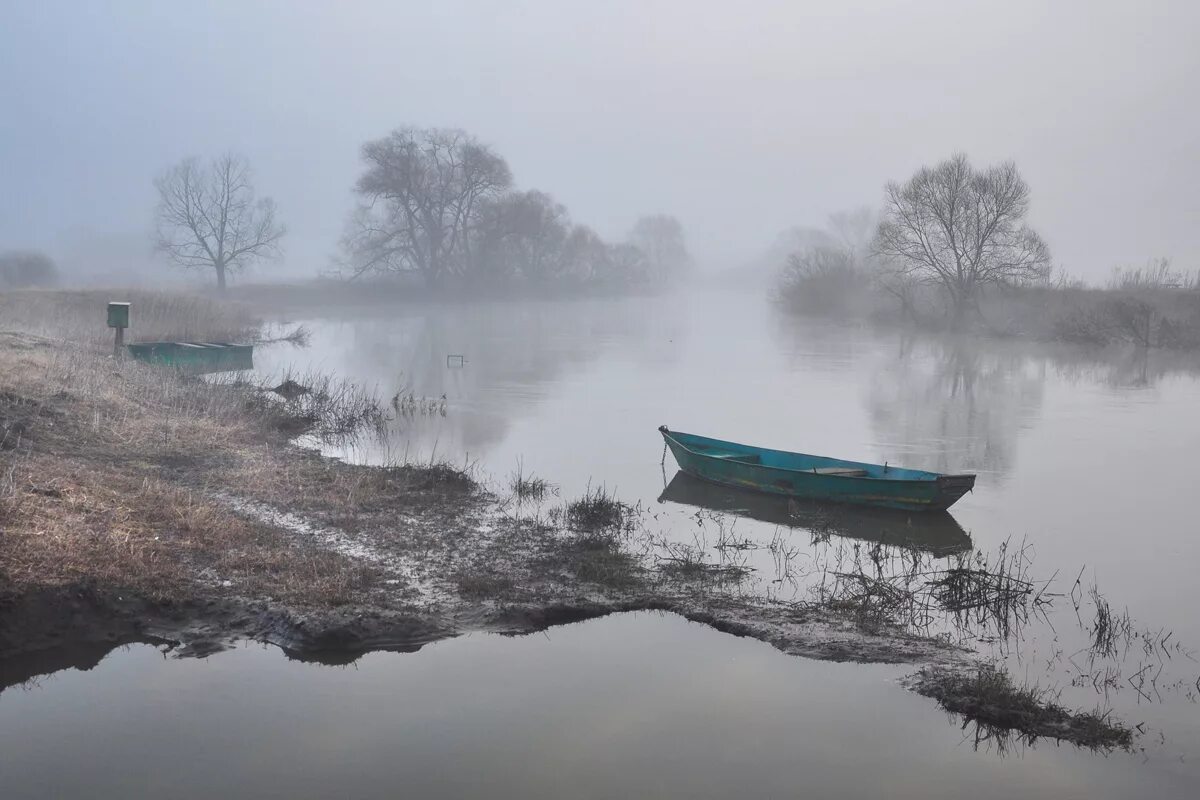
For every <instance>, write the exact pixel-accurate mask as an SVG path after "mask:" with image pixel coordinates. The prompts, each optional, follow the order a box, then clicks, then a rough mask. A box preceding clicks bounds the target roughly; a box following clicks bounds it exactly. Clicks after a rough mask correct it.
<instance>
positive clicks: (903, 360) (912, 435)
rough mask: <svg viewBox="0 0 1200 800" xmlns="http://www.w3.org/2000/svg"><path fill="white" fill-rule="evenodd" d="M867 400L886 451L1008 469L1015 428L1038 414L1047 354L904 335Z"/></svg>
mask: <svg viewBox="0 0 1200 800" xmlns="http://www.w3.org/2000/svg"><path fill="white" fill-rule="evenodd" d="M881 361H882V363H881V364H880V366H879V368H878V369H876V370H874V372H873V378H872V380H871V381H870V384H869V390H868V392H867V397H866V405H867V407H868V409H869V412H870V416H871V422H872V424H873V426H874V429H875V431H876V436H877V437H878V438H879V439H880V441H881V445H882V447H883V449H884V451H885V452H888V453H890V454H892V457H893V458H894V459H895V460H896V461H898V462H901V463H904V464H905V465H906V466H913V467H921V468H924V469H929V470H933V471H935V472H954V471H959V472H963V471H966V472H971V471H974V472H981V473H991V474H993V475H997V476H1004V475H1007V474H1008V473H1009V472H1010V471H1011V470H1012V469H1013V468H1014V466H1015V464H1016V450H1017V440H1018V434H1019V432H1020V431H1021V430H1022V429H1023V428H1025V427H1028V426H1029V425H1031V424H1032V423H1033V421H1034V420H1036V419H1037V417H1038V414H1039V411H1040V409H1041V406H1042V402H1043V398H1044V395H1045V383H1046V365H1045V362H1042V361H1038V360H1034V359H1030V358H1029V356H1028V354H1026V353H1021V352H1014V351H1010V350H1008V349H1006V348H994V347H986V348H985V347H983V346H981V345H980V344H979V343H977V342H970V341H951V340H943V339H931V338H913V337H904V336H901V337H900V338H899V340H898V341H897V343H896V345H895V348H894V350H893V351H892V353H891V354H890V357H885V358H883V359H881Z"/></svg>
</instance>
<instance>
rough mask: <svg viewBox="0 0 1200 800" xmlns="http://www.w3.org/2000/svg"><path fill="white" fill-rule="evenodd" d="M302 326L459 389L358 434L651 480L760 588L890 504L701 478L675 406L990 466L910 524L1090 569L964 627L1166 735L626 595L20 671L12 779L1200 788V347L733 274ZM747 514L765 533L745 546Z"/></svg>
mask: <svg viewBox="0 0 1200 800" xmlns="http://www.w3.org/2000/svg"><path fill="white" fill-rule="evenodd" d="M304 322H305V324H306V325H307V326H308V328H309V329H310V330H311V332H312V344H311V346H310V347H309V348H307V349H303V350H300V349H294V348H289V347H271V348H265V349H262V350H261V351H260V352H259V353H257V354H256V361H257V366H258V368H259V370H260V372H262V373H264V374H272V373H273V374H278V373H279V372H280V371H282V370H283V369H285V368H293V369H298V370H304V369H310V368H316V369H322V370H329V371H333V372H335V373H337V374H339V375H342V376H345V377H348V378H350V379H353V380H356V381H360V382H364V383H366V384H369V385H371V386H373V387H376V388H377V389H378V390H379V391H380V392H381V393H383V394H386V395H389V396H390V395H392V394H393V393H396V392H401V393H409V392H411V393H414V394H416V395H418V396H425V397H430V398H439V397H440V396H441V395H443V394H444V395H445V396H446V414H445V416H441V415H438V414H436V413H435V414H433V415H429V416H425V415H417V416H415V417H411V418H403V417H402V418H400V419H398V420H396V422H395V424H394V425H393V430H392V432H391V435H390V436H389V438H388V440H387V441H386V442H383V443H366V444H359V445H356V446H354V447H352V448H345V449H342V450H340V451H337V452H338V454H339V455H342V456H343V457H347V458H353V459H356V460H361V461H367V462H373V463H382V462H384V461H388V460H400V459H410V460H413V459H429V458H438V459H441V458H445V459H449V460H451V461H454V462H456V463H471V464H474V465H475V469H476V470H477V474H479V475H480V476H482V477H484V478H485V479H487V480H490V482H491V483H492V485H493V486H494V487H495V488H496V489H497V490H498V491H503V490H504V489H505V486H506V484H507V481H508V478H509V476H510V475H511V474H512V473H513V472H514V471H515V470H516V469H517V468H518V464H520V466H521V469H523V470H524V472H526V473H534V474H537V475H539V476H541V477H544V478H546V479H548V480H550V481H551V482H553V483H554V484H556V485H557V487H558V489H559V496H558V497H557V498H551V499H549V500H548V501H546V504H545V505H546V506H547V507H549V506H552V505H554V504H559V503H561V502H563V501H565V500H567V499H570V498H573V497H575V496H578V495H579V494H580V493H582V492H583V491H585V490H586V489H587V488H588V487H589V486H592V487H595V486H597V485H601V484H603V485H605V486H607V487H608V488H609V489H613V490H615V491H616V492H617V493H618V494H619V495H620V496H621V497H622V498H624V499H626V500H628V501H629V502H632V503H639V504H640V505H641V509H642V510H641V512H640V514H639V521H640V525H641V527H642V529H643V534H644V536H645V537H646V538H647V539H648V540H651V541H654V542H657V543H658V544H657V545H656V546H660V547H661V546H666V545H680V546H691V547H696V548H698V549H700V550H703V551H704V552H705V553H707V554H708V555H709V556H710V557H711V558H713V559H714V560H717V559H735V560H739V563H744V564H745V565H747V566H749V567H752V568H753V570H754V571H753V573H752V577H751V579H750V580H749V581H747V584H746V586H745V590H746V591H752V592H763V593H767V594H770V595H771V596H775V597H783V598H785V599H787V598H796V599H804V598H806V597H808V596H809V594H810V593H811V592H812V591H813V588H814V585H815V584H818V583H819V582H820V581H821V580H822V577H823V576H825V575H826V574H827V573H828V571H829V570H831V569H834V568H836V567H837V566H838V565H844V564H846V563H853V562H854V561H855V560H859V561H861V560H862V559H863V558H864V557H867V556H868V555H869V554H870V553H871V550H870V548H871V545H872V543H873V542H874V541H877V540H878V539H879V538H880V530H881V527H882V528H888V529H889V530H891V529H893V526H892V524H891V523H888V525H884V526H881V525H880V524H878V523H877V522H875V521H873V520H872V519H871V518H870V517H869V516H867V515H855V514H853V513H847V512H844V511H842V512H836V513H834V512H828V511H823V510H821V509H809V510H807V511H805V513H804V514H803V515H801V516H800V517H799V518H798V519H797V518H791V519H787V518H785V519H780V518H779V514H778V508H771V507H763V506H761V505H760V504H756V503H753V502H750V501H746V500H739V499H737V498H734V499H732V500H730V499H729V498H723V497H722V496H721V495H720V494H719V493H717V492H710V493H706V492H705V491H704V490H703V487H700V488H699V489H697V487H695V486H691V487H689V486H686V485H683V484H680V483H678V482H677V478H676V474H675V473H676V470H675V466H674V464H673V463H671V461H670V457H669V455H668V456H667V458H666V460H665V461H664V459H663V455H664V453H663V446H662V441H661V438H660V437H659V436H658V433H657V431H656V428H657V426H659V425H661V424H667V425H670V426H671V427H672V428H676V429H679V430H684V431H690V432H696V433H701V434H705V435H710V436H716V437H720V438H727V439H733V440H740V441H745V442H749V443H753V444H762V445H768V446H771V447H777V448H783V449H794V450H800V451H806V452H814V453H821V454H827V455H835V456H840V457H844V458H850V459H858V460H865V461H888V462H890V463H893V464H898V465H905V466H912V467H917V468H928V469H935V470H945V471H975V472H978V473H979V479H978V482H977V486H976V490H975V492H974V493H973V494H971V495H968V496H967V497H965V498H964V499H963V500H962V501H960V502H959V503H958V504H957V505H956V506H955V507H954V508H953V509H952V512H951V514H952V516H951V517H950V518H949V520H948V521H946V520H943V521H941V522H939V523H937V524H936V525H928V526H925V527H921V522H920V520H919V519H918V520H916V521H915V522H914V523H913V524H915V525H916V526H917V527H916V528H915V532H916V535H914V536H912V537H910V541H908V543H907V547H908V548H910V549H902V548H898V547H895V548H888V550H887V553H888V554H889V556H890V557H891V556H895V555H896V554H897V553H899V554H901V556H902V557H903V558H908V559H912V558H920V559H926V560H928V562H929V563H934V564H936V563H944V562H945V559H946V558H947V557H948V556H947V554H948V553H951V552H954V551H958V550H962V549H964V548H972V547H973V548H978V549H980V550H983V551H985V552H994V551H995V550H996V549H997V548H998V547H1000V546H1001V545H1002V544H1004V543H1005V542H1008V543H1009V547H1010V552H1011V551H1013V550H1016V549H1018V548H1023V550H1022V552H1023V553H1024V554H1025V556H1026V558H1025V561H1026V562H1027V568H1028V571H1029V573H1030V575H1031V577H1037V578H1039V579H1050V578H1054V582H1053V584H1052V589H1051V591H1057V592H1059V593H1060V594H1061V597H1058V598H1056V600H1055V605H1054V607H1053V609H1050V610H1049V611H1048V614H1047V617H1046V618H1045V619H1044V620H1036V619H1035V620H1031V621H1030V622H1029V624H1028V625H1026V626H1024V627H1023V628H1021V629H1020V631H1019V635H1012V636H1007V637H1006V636H998V635H996V632H995V631H989V630H987V629H969V630H957V631H951V630H949V629H947V632H948V633H952V635H955V636H956V637H962V638H963V639H964V641H966V643H968V644H969V645H971V646H973V647H976V648H978V649H979V650H980V651H981V652H982V653H984V654H986V655H989V656H995V657H998V658H1002V659H1004V660H1005V662H1006V664H1007V666H1008V668H1009V669H1010V670H1011V672H1012V673H1013V674H1014V676H1015V677H1016V679H1017V680H1018V682H1028V683H1036V684H1038V685H1041V686H1045V687H1048V688H1050V689H1052V690H1054V691H1055V692H1058V693H1059V696H1060V701H1061V702H1062V703H1063V704H1065V705H1067V706H1071V707H1074V708H1093V707H1097V706H1101V707H1106V708H1112V709H1114V710H1115V711H1116V713H1117V714H1118V715H1119V716H1120V717H1122V718H1123V719H1125V720H1127V721H1128V722H1129V723H1130V724H1140V725H1141V726H1142V730H1144V731H1145V734H1144V735H1142V736H1141V737H1140V739H1139V741H1138V745H1139V748H1140V749H1139V750H1138V752H1136V753H1134V754H1114V755H1112V756H1108V757H1105V756H1102V755H1095V754H1091V753H1086V752H1080V751H1078V750H1076V749H1074V748H1072V747H1070V746H1058V745H1055V744H1054V743H1047V742H1040V743H1037V744H1036V745H1034V746H1032V747H1029V746H1023V745H1021V744H1020V743H1016V742H1009V743H1007V745H1006V747H1005V748H1003V749H1002V748H1000V747H999V746H998V743H997V742H994V741H985V742H983V743H982V746H980V747H978V748H977V747H976V741H975V734H974V732H973V731H972V729H971V728H970V727H969V726H968V728H967V729H965V730H964V729H960V727H959V726H960V721H959V720H957V719H955V718H953V717H951V716H948V715H946V714H943V713H942V712H940V711H938V710H937V708H936V706H935V705H934V703H933V702H932V701H929V700H926V699H924V698H921V697H918V696H916V695H913V694H911V693H909V692H906V691H904V690H903V689H901V688H899V687H898V686H897V684H896V681H897V679H898V678H899V677H901V676H902V675H903V674H904V673H905V672H906V671H907V670H906V669H904V668H894V667H878V666H861V665H839V664H826V663H819V662H812V661H806V660H803V659H798V658H791V657H787V656H783V655H781V654H779V653H777V652H776V651H774V650H772V649H771V648H769V647H767V646H765V645H762V644H760V643H756V642H752V641H746V640H740V639H736V638H733V637H730V636H726V635H723V634H719V633H716V632H715V631H712V630H708V629H705V628H702V627H700V626H696V625H692V624H688V623H684V622H683V621H681V620H679V619H677V618H673V617H659V616H654V615H623V616H619V617H613V618H609V619H605V620H600V621H593V622H590V623H585V624H581V625H577V626H569V627H566V628H559V629H554V630H552V631H550V632H549V633H548V634H546V635H545V636H540V635H539V636H532V637H525V638H520V639H505V638H501V637H496V636H474V637H469V638H464V639H460V640H456V641H450V642H443V643H439V644H437V645H434V646H430V647H426V648H424V649H423V650H421V651H420V652H418V653H415V654H407V655H398V654H373V655H370V656H367V657H365V658H363V659H361V660H360V661H359V662H357V663H356V664H355V665H353V666H352V667H349V668H343V669H331V668H328V667H318V666H314V665H308V664H300V663H295V662H289V661H287V660H286V659H284V658H283V657H282V656H281V655H280V654H278V653H277V652H275V651H273V650H269V649H261V648H257V647H247V648H242V649H240V650H238V651H236V652H234V653H228V654H223V655H218V656H215V657H212V658H209V659H205V660H203V661H194V660H185V661H179V660H175V659H170V658H165V657H164V656H162V655H160V654H159V653H158V652H157V651H156V650H154V649H153V648H149V647H146V646H138V647H133V648H130V649H127V650H123V651H120V652H117V653H115V654H113V655H111V656H109V657H108V658H107V659H105V660H104V661H103V662H102V663H101V664H100V665H99V666H98V667H96V668H95V669H94V670H91V671H89V672H84V673H81V672H70V671H68V672H63V673H58V674H56V675H54V676H51V677H49V678H46V679H44V680H42V681H40V682H39V683H38V685H35V686H32V687H30V688H28V689H27V690H22V689H9V690H7V691H4V692H3V694H0V785H3V786H4V787H5V794H4V796H5V797H10V796H11V797H26V796H28V797H35V796H54V795H61V796H89V797H123V796H129V795H138V794H150V793H157V794H161V795H164V796H176V797H182V796H197V797H201V796H212V795H214V794H222V795H225V796H247V797H250V796H253V797H263V796H281V797H284V796H286V797H296V796H312V797H319V796H336V795H344V796H357V797H371V796H396V795H403V794H410V795H414V796H445V797H457V796H488V797H531V796H540V797H562V796H578V797H616V796H661V797H696V796H712V797H725V796H730V795H735V794H736V795H746V796H756V797H757V796H790V795H794V794H808V795H811V796H827V797H842V796H844V797H863V796H878V795H879V794H881V793H886V794H887V795H888V796H899V797H958V796H963V795H966V794H971V795H976V796H980V797H993V796H994V797H1002V796H1003V797H1010V796H1021V795H1027V796H1051V795H1052V796H1057V797H1126V796H1130V795H1131V794H1133V793H1134V792H1135V791H1137V792H1138V793H1140V794H1152V795H1153V796H1161V797H1185V796H1186V797H1192V796H1194V795H1195V793H1196V790H1197V788H1200V766H1198V765H1197V760H1196V759H1197V758H1198V757H1200V706H1198V705H1197V700H1198V699H1200V663H1197V661H1196V660H1195V651H1196V650H1200V621H1198V619H1197V617H1196V615H1195V611H1194V610H1195V608H1196V607H1197V606H1200V583H1198V582H1197V581H1196V580H1195V568H1196V565H1197V564H1198V563H1200V537H1197V536H1196V524H1195V522H1194V520H1193V507H1194V503H1193V497H1194V494H1195V490H1194V487H1195V485H1196V458H1197V454H1198V453H1200V424H1198V423H1197V421H1196V420H1197V416H1196V412H1197V409H1200V369H1197V367H1196V365H1195V364H1194V363H1191V362H1189V361H1188V360H1187V359H1182V358H1178V357H1168V356H1166V355H1164V354H1160V353H1155V354H1151V355H1150V356H1149V357H1148V358H1144V357H1139V356H1137V355H1136V354H1130V353H1115V354H1111V353H1106V354H1093V353H1087V352H1084V351H1079V350H1073V349H1068V348H1043V347H1039V346H1035V345H1030V344H1024V343H1019V342H981V341H973V340H957V341H956V340H953V339H948V338H942V337H930V336H917V335H911V334H905V333H900V332H896V331H881V330H873V329H870V328H866V327H861V326H851V325H837V324H833V323H829V322H823V321H815V320H796V319H791V318H788V317H785V316H782V315H780V314H778V313H775V312H774V311H773V310H772V309H771V308H770V307H769V306H768V305H767V304H766V303H765V302H764V301H763V300H762V298H761V297H759V296H758V295H754V294H745V295H739V294H736V293H732V294H731V293H721V294H717V293H704V292H698V293H695V294H692V295H684V296H681V297H677V298H672V299H666V298H637V299H629V300H620V301H612V300H604V301H599V300H597V301H577V302H549V301H547V302H492V303H462V304H446V305H433V306H427V307H404V308H400V309H392V310H388V311H386V312H385V311H380V310H364V311H362V312H355V313H348V314H344V315H341V316H339V317H335V318H326V319H312V320H304ZM448 356H462V357H463V359H464V362H465V363H463V364H461V366H460V365H459V364H458V363H457V361H458V360H457V359H451V360H450V361H449V362H448V359H447V357H448ZM906 524H907V523H906ZM730 539H738V540H743V539H744V540H746V541H749V542H751V543H752V544H754V547H752V548H749V549H745V550H733V551H731V550H719V549H718V548H716V546H715V545H716V544H718V543H719V542H721V541H728V540H730ZM888 540H889V542H890V543H892V544H904V542H900V541H898V540H897V539H896V538H889V539H888ZM781 554H784V555H786V560H787V563H786V564H784V565H781V563H780V561H781ZM1077 577H1078V578H1079V584H1078V586H1077V585H1076V579H1077ZM1093 585H1095V586H1098V587H1099V588H1100V589H1101V590H1102V591H1103V592H1104V594H1105V595H1106V596H1107V597H1108V599H1109V601H1110V602H1111V604H1112V606H1113V609H1114V611H1116V612H1118V613H1121V612H1123V611H1124V610H1125V609H1128V612H1129V614H1130V615H1131V618H1132V619H1133V620H1134V626H1135V630H1137V631H1148V630H1153V631H1158V632H1159V634H1158V636H1159V638H1160V639H1161V637H1162V636H1165V635H1166V634H1167V633H1170V634H1171V638H1170V639H1169V641H1170V643H1171V644H1172V645H1173V647H1171V648H1167V649H1165V650H1163V651H1162V652H1158V651H1155V652H1150V651H1148V650H1147V649H1146V648H1145V647H1144V641H1145V639H1141V638H1137V637H1134V638H1132V639H1129V640H1128V641H1126V642H1125V643H1124V645H1123V646H1122V647H1121V648H1120V649H1119V652H1116V653H1110V654H1107V655H1105V656H1103V657H1100V658H1097V657H1095V656H1094V655H1093V654H1092V653H1090V652H1089V651H1088V645H1089V643H1090V639H1091V637H1090V632H1089V626H1090V624H1091V622H1092V620H1093V615H1094V613H1095V608H1094V606H1093V605H1092V601H1091V600H1090V599H1089V598H1088V597H1087V594H1086V591H1087V589H1089V588H1090V587H1091V586H1093ZM1076 606H1078V610H1076ZM1176 644H1178V647H1174V645H1176ZM1102 671H1103V672H1102ZM1098 675H1103V676H1106V677H1105V679H1104V680H1099V681H1098V680H1097V676H1098ZM1137 675H1141V676H1142V680H1141V682H1140V683H1137V680H1138V679H1137V678H1136V677H1135V676H1137ZM1148 677H1153V678H1154V681H1153V683H1147V680H1146V679H1147V678H1148ZM1135 684H1136V685H1135Z"/></svg>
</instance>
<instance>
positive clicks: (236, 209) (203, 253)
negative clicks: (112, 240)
mask: <svg viewBox="0 0 1200 800" xmlns="http://www.w3.org/2000/svg"><path fill="white" fill-rule="evenodd" d="M154 186H155V188H156V189H158V209H157V212H156V221H157V238H156V245H157V248H158V250H160V251H161V252H164V253H166V254H167V256H169V257H170V259H171V260H172V261H174V262H175V263H176V264H178V265H179V266H181V267H188V268H195V269H211V270H213V271H214V272H215V273H216V276H217V289H218V290H220V291H222V292H224V291H225V279H226V275H227V274H229V273H232V272H237V271H240V270H242V269H245V268H246V267H247V266H249V265H250V264H252V263H254V262H255V261H258V260H259V259H263V258H270V257H274V256H277V255H278V254H279V242H280V240H281V239H282V238H283V235H284V234H285V233H286V232H287V229H286V228H285V227H284V226H283V225H281V224H280V223H279V222H277V221H276V219H275V202H274V201H273V200H271V198H269V197H263V198H256V197H255V192H254V186H253V185H252V183H251V174H250V165H249V163H248V162H247V161H246V159H245V158H243V157H242V156H239V155H234V154H232V153H230V154H226V155H223V156H221V157H219V158H217V159H216V160H214V161H213V162H212V163H210V164H208V165H202V164H201V163H200V162H199V161H198V160H196V159H194V158H188V159H184V160H183V161H181V162H179V163H178V164H176V165H175V166H174V167H172V168H171V169H169V170H167V171H166V172H165V173H163V174H162V175H161V176H160V177H159V178H158V179H157V180H156V181H155V182H154Z"/></svg>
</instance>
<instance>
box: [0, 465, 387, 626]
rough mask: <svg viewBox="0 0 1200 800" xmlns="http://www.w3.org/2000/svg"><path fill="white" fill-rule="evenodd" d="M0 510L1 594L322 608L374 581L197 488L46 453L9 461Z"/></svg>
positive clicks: (361, 569) (349, 563)
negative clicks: (210, 596)
mask: <svg viewBox="0 0 1200 800" xmlns="http://www.w3.org/2000/svg"><path fill="white" fill-rule="evenodd" d="M0 513H2V514H3V520H4V528H5V533H4V536H3V537H0V592H2V593H5V594H20V593H23V592H26V591H31V590H34V589H44V588H55V587H62V586H90V587H97V588H102V589H108V590H115V591H128V592H133V593H136V594H137V595H139V596H141V597H145V598H147V599H151V600H157V601H163V600H169V599H185V598H187V597H189V596H193V595H195V594H196V593H197V591H198V590H199V589H203V590H204V591H205V592H212V591H216V592H218V593H231V594H232V593H236V594H248V595H253V596H258V597H274V598H276V599H280V600H285V601H289V602H292V603H296V604H299V605H321V606H324V605H337V604H341V603H346V602H349V601H350V600H351V599H353V598H354V597H355V596H356V595H357V594H359V593H360V592H362V591H363V590H365V589H366V588H367V587H369V586H370V584H371V582H372V580H373V578H374V575H373V573H372V571H371V570H370V569H369V568H368V567H366V566H365V565H362V564H359V563H356V562H353V561H351V560H349V559H347V558H344V557H342V556H339V555H337V554H335V553H330V552H326V551H317V550H310V549H305V548H298V547H295V546H294V545H293V543H291V542H290V541H289V540H288V538H287V536H286V534H285V533H283V532H281V531H278V530H275V529H272V528H270V527H269V526H266V525H262V524H259V523H256V522H253V521H251V520H248V519H245V518H243V517H240V516H238V515H236V514H234V513H232V512H230V511H229V510H228V509H225V508H222V507H220V506H219V505H217V504H216V503H214V502H213V501H212V500H210V499H208V498H207V497H206V496H205V495H204V494H203V493H201V492H197V491H194V490H191V489H188V488H184V487H179V486H174V485H172V484H170V483H169V482H166V481H163V480H158V479H153V478H150V477H139V476H138V475H136V474H131V473H130V472H129V471H128V470H125V469H120V468H117V467H116V466H103V465H95V464H87V465H80V464H78V463H75V462H72V461H71V460H70V459H68V458H62V457H55V456H52V455H49V454H40V453H39V454H32V455H30V456H28V457H25V458H22V459H20V460H19V461H17V462H16V463H15V464H13V465H12V486H11V490H10V491H9V493H8V494H7V496H6V497H3V498H0ZM198 583H199V584H201V585H200V586H197V584H198Z"/></svg>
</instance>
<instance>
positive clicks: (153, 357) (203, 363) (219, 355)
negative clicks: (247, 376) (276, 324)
mask: <svg viewBox="0 0 1200 800" xmlns="http://www.w3.org/2000/svg"><path fill="white" fill-rule="evenodd" d="M125 349H126V350H127V351H128V352H129V355H130V356H132V357H133V358H135V359H137V360H138V361H145V362H146V363H148V364H161V365H163V366H167V367H176V368H178V369H182V370H185V371H187V372H197V373H200V372H233V371H235V370H242V369H253V368H254V345H252V344H229V343H228V342H138V343H136V344H127V345H125Z"/></svg>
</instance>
